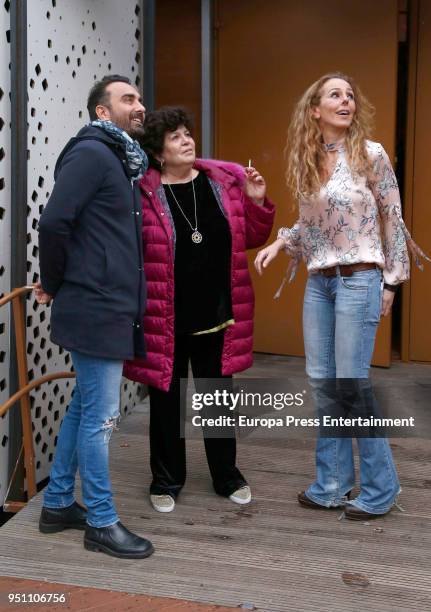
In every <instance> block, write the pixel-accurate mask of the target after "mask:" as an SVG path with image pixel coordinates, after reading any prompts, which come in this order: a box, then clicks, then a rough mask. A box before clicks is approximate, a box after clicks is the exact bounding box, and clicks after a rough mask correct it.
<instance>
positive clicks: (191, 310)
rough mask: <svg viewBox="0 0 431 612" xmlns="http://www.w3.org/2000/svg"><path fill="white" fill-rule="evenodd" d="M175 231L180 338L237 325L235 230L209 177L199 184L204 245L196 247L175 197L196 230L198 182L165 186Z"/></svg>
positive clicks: (200, 177) (199, 220) (199, 178)
mask: <svg viewBox="0 0 431 612" xmlns="http://www.w3.org/2000/svg"><path fill="white" fill-rule="evenodd" d="M163 187H164V189H165V193H166V197H167V200H168V203H169V207H170V209H171V213H172V218H173V221H174V225H175V233H176V242H175V271H174V274H175V332H176V333H189V334H193V333H196V332H201V331H206V330H209V329H213V328H214V327H217V326H219V325H222V324H223V323H226V321H228V320H230V319H232V300H231V288H230V259H231V250H232V241H231V234H230V229H229V224H228V222H227V219H226V218H225V216H224V214H223V212H222V210H221V209H220V206H219V205H218V202H217V200H216V198H215V196H214V193H213V190H212V188H211V185H210V184H209V181H208V179H207V177H206V176H205V174H204V173H203V172H199V174H198V175H197V177H196V178H195V179H194V187H195V194H196V211H197V229H198V231H199V232H200V233H201V234H202V242H200V243H194V242H193V241H192V233H193V230H192V229H191V227H190V225H189V224H188V223H187V221H186V220H185V218H184V217H183V215H182V214H181V211H180V209H179V207H178V205H177V203H176V202H175V200H174V198H173V197H172V193H171V190H170V188H171V189H172V191H173V192H174V194H175V198H176V199H177V201H178V204H179V205H180V206H181V208H182V210H183V211H184V214H185V215H186V217H187V218H188V219H189V221H190V223H191V225H192V226H193V228H194V227H195V212H194V200H193V189H192V181H189V182H188V183H175V184H171V185H170V188H169V186H168V185H163Z"/></svg>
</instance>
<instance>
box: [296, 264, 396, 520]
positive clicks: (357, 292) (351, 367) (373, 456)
mask: <svg viewBox="0 0 431 612" xmlns="http://www.w3.org/2000/svg"><path fill="white" fill-rule="evenodd" d="M382 290H383V286H382V274H381V271H380V270H379V269H372V270H364V271H358V272H354V273H353V275H352V276H348V277H343V276H341V275H340V274H337V276H332V277H325V276H323V275H322V274H311V275H310V276H309V278H308V281H307V286H306V290H305V297H304V309H303V325H304V345H305V355H306V370H307V374H308V376H309V377H310V384H311V387H312V390H313V397H314V401H315V406H316V410H317V413H318V415H319V416H322V415H323V414H328V413H331V414H335V413H337V414H339V413H340V410H339V409H340V406H339V405H338V406H337V405H335V404H337V403H338V404H339V402H340V401H342V400H341V399H340V397H342V395H340V392H339V388H340V386H341V387H342V386H343V384H344V385H345V386H348V391H347V394H350V395H352V394H353V395H356V403H357V404H358V405H360V406H364V405H365V406H369V405H370V404H372V403H373V401H374V400H373V395H372V389H371V382H370V381H369V379H368V376H369V368H370V362H371V358H372V354H373V350H374V341H375V337H376V331H377V326H378V323H379V320H380V309H381V301H382ZM347 383H349V384H348V385H347ZM335 386H337V391H336V392H334V389H335ZM352 389H353V393H352ZM341 393H342V392H341ZM371 410H373V408H372V409H371ZM374 414H375V411H374ZM352 442H353V441H352V438H351V437H348V436H344V437H329V436H327V435H322V434H321V435H320V436H319V438H318V440H317V445H316V480H315V481H314V482H313V483H312V484H311V485H310V486H309V487H308V489H307V490H306V495H307V497H309V498H310V499H311V500H312V501H314V502H316V503H317V504H320V505H322V506H327V507H331V506H340V505H343V504H345V503H346V501H347V500H346V494H347V493H348V492H349V491H350V490H351V489H352V488H353V487H354V485H355V469H354V461H353V447H352ZM357 443H358V449H359V476H360V493H359V495H358V496H357V497H356V498H355V499H353V500H351V501H350V502H348V503H349V504H351V505H352V506H355V507H357V508H359V509H361V510H365V511H366V512H370V513H373V514H385V513H386V512H388V511H389V510H390V508H391V507H392V505H393V504H394V502H395V500H396V497H397V495H398V493H399V491H400V484H399V480H398V476H397V471H396V468H395V465H394V461H393V458H392V452H391V448H390V446H389V442H388V440H387V438H386V437H384V436H382V437H363V436H358V437H357Z"/></svg>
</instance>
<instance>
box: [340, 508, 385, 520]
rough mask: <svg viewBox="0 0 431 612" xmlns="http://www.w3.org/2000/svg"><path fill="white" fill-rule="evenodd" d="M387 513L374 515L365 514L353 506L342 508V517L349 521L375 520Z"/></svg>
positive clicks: (370, 513)
mask: <svg viewBox="0 0 431 612" xmlns="http://www.w3.org/2000/svg"><path fill="white" fill-rule="evenodd" d="M385 514H387V512H385V513H384V514H374V513H372V512H366V511H365V510H360V509H359V508H356V507H355V506H345V508H344V516H345V518H346V519H349V520H350V521H369V520H370V519H377V518H381V517H382V516H385Z"/></svg>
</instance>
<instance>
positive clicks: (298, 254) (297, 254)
mask: <svg viewBox="0 0 431 612" xmlns="http://www.w3.org/2000/svg"><path fill="white" fill-rule="evenodd" d="M277 238H281V239H282V240H283V241H284V250H285V252H286V254H287V255H290V257H291V258H292V259H291V261H290V262H289V265H288V267H287V270H286V274H285V276H284V278H283V281H282V283H281V285H280V287H279V288H278V290H277V292H276V294H275V295H274V299H278V298H279V297H280V295H281V292H282V290H283V287H284V285H285V284H286V282H289V283H291V282H292V281H293V279H294V278H295V275H296V271H297V269H298V266H299V264H300V262H301V259H302V249H301V232H300V223H299V220H298V221H297V222H296V223H295V224H294V225H293V226H292V227H291V228H289V227H280V229H279V230H278V234H277Z"/></svg>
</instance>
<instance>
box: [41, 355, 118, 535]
mask: <svg viewBox="0 0 431 612" xmlns="http://www.w3.org/2000/svg"><path fill="white" fill-rule="evenodd" d="M71 355H72V361H73V367H74V369H75V372H76V385H75V390H74V394H73V397H72V401H71V402H70V404H69V408H68V410H67V412H66V415H65V417H64V419H63V422H62V424H61V428H60V432H59V435H58V441H57V450H56V453H55V457H54V463H53V465H52V468H51V473H50V480H49V484H48V486H47V487H46V489H45V492H44V506H46V507H47V508H66V507H67V506H70V505H71V504H73V502H74V500H75V496H74V490H75V477H76V472H77V470H78V469H79V474H80V477H81V484H82V499H83V501H84V503H85V505H86V506H87V511H88V516H87V522H88V524H89V525H91V526H92V527H107V526H109V525H113V524H114V523H116V522H117V521H118V515H117V513H116V510H115V507H114V503H113V500H112V491H111V482H110V478H109V440H110V438H111V434H112V431H113V430H114V428H115V426H116V424H117V422H118V419H119V407H120V384H121V375H122V370H123V362H122V361H119V360H114V359H104V358H100V357H92V356H90V355H84V354H82V353H79V352H76V351H73V352H72V353H71Z"/></svg>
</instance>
